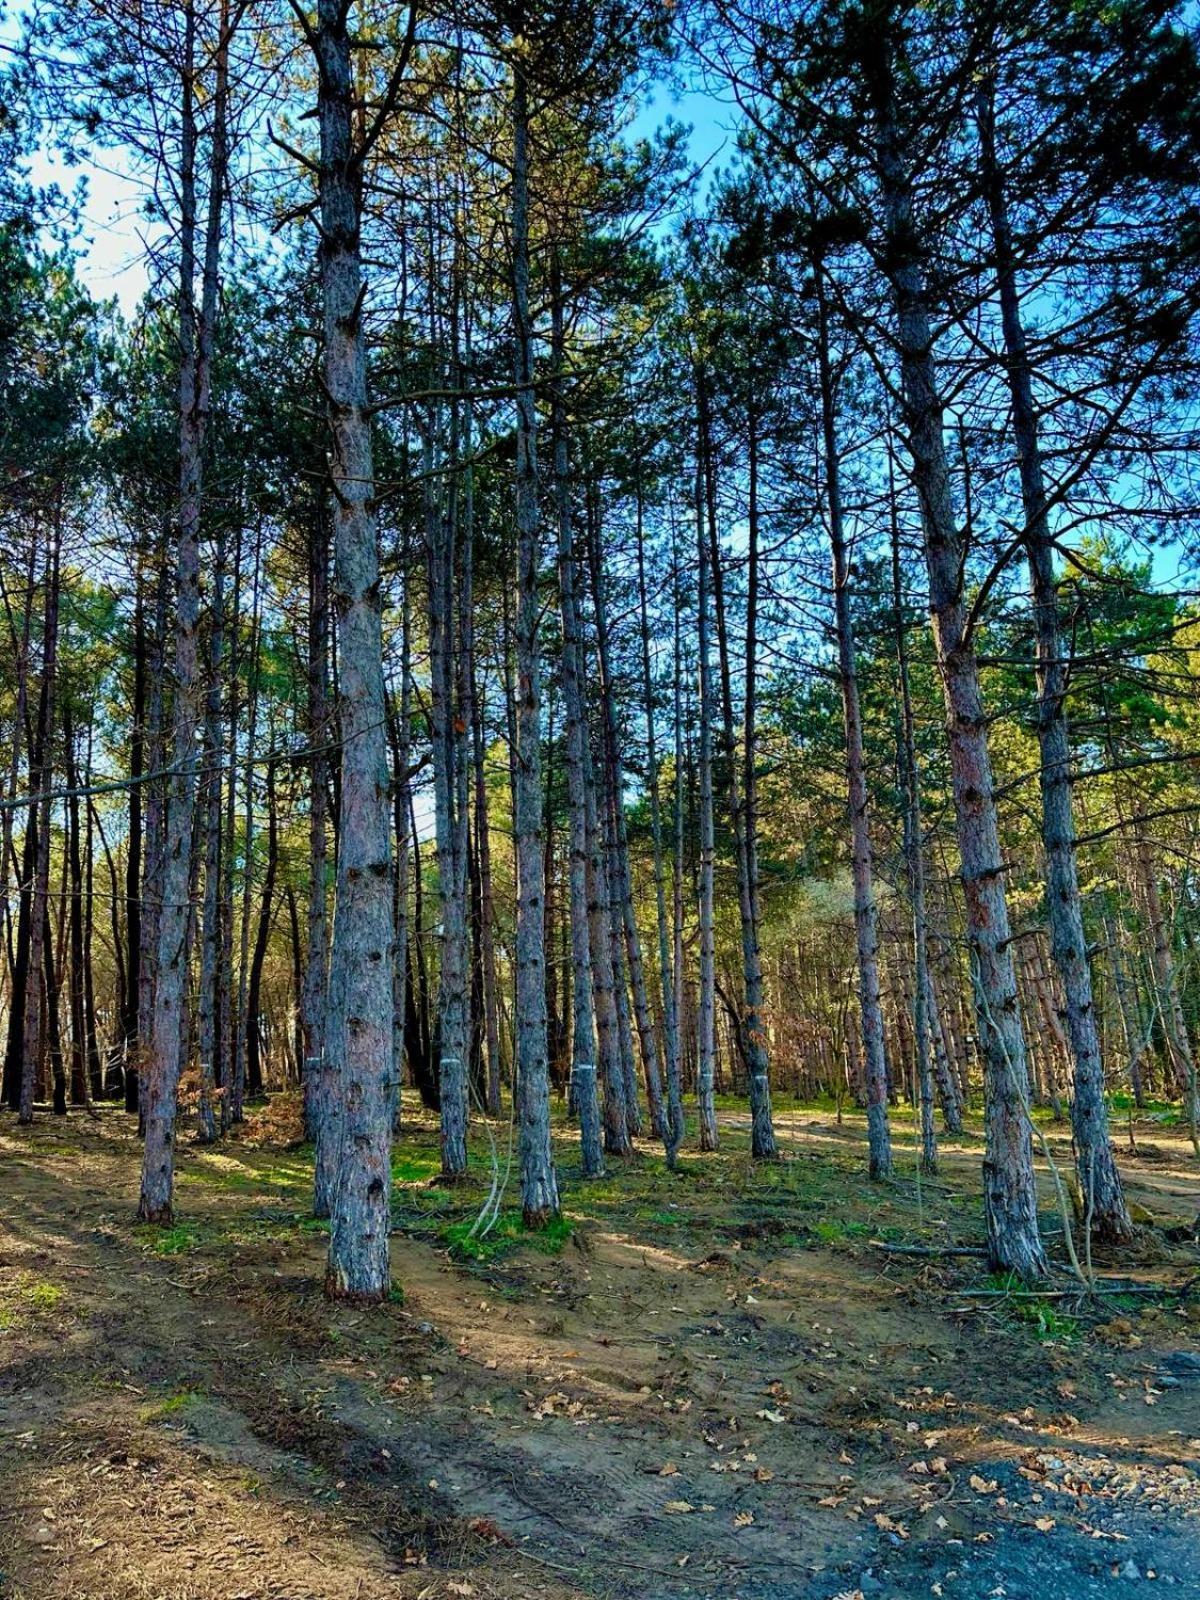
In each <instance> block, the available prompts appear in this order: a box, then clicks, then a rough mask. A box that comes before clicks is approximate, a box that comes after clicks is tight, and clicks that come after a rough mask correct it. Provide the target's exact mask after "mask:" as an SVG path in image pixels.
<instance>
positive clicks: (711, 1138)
mask: <svg viewBox="0 0 1200 1600" xmlns="http://www.w3.org/2000/svg"><path fill="white" fill-rule="evenodd" d="M704 504H705V497H704V464H703V460H702V459H700V460H697V463H696V543H697V551H696V556H697V568H698V572H699V598H698V602H697V603H698V605H699V613H700V615H699V650H700V661H699V674H700V1003H699V1014H698V1017H697V1032H696V1041H697V1042H696V1103H697V1109H698V1111H699V1113H700V1148H701V1150H715V1149H717V1147H718V1143H719V1139H718V1135H717V1111H716V1105H715V1103H714V1101H713V1073H714V1069H715V1066H716V1003H717V955H716V934H715V929H714V926H713V911H714V907H713V864H714V863H713V858H714V855H715V840H714V834H713V734H712V728H713V709H714V708H713V687H712V662H711V660H710V659H709V656H710V651H709V604H710V602H709V585H710V576H709V544H708V537H707V534H706V532H705V525H704V523H705V516H704Z"/></svg>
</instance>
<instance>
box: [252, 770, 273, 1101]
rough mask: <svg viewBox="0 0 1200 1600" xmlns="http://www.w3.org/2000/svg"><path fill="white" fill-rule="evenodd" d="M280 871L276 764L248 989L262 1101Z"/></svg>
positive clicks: (256, 1091)
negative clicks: (265, 999) (263, 1016)
mask: <svg viewBox="0 0 1200 1600" xmlns="http://www.w3.org/2000/svg"><path fill="white" fill-rule="evenodd" d="M278 871H279V814H278V810H277V807H276V803H275V761H274V759H272V760H270V761H268V763H267V870H266V874H265V876H264V878H263V887H262V899H261V901H260V903H259V911H258V930H257V933H256V935H255V939H254V955H253V956H252V957H251V961H250V979H249V982H248V984H247V985H246V1016H245V1028H246V1088H247V1090H248V1091H249V1093H250V1094H251V1095H252V1096H253V1097H254V1098H256V1099H257V1098H260V1097H261V1096H262V1094H263V1093H264V1091H265V1088H266V1083H265V1080H264V1075H263V1069H262V1026H261V1021H260V1012H261V1010H262V1000H261V996H262V975H263V963H264V961H265V960H266V956H267V942H268V940H269V939H270V936H271V922H272V919H273V916H274V912H275V879H276V876H277V874H278Z"/></svg>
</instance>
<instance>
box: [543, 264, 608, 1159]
mask: <svg viewBox="0 0 1200 1600" xmlns="http://www.w3.org/2000/svg"><path fill="white" fill-rule="evenodd" d="M556 288H557V289H558V290H559V292H558V293H556V294H555V296H554V302H553V315H554V329H553V341H554V365H555V380H556V381H555V386H554V398H553V415H552V425H553V433H554V500H555V510H556V512H557V516H558V595H559V615H560V618H561V623H562V688H563V707H564V711H565V720H566V742H567V806H568V811H569V817H570V906H569V915H570V924H571V997H572V1006H573V1013H572V1025H571V1096H572V1101H573V1104H574V1107H575V1111H576V1114H577V1116H578V1117H579V1144H580V1153H581V1156H582V1161H583V1175H584V1177H586V1178H590V1177H598V1176H599V1175H600V1174H601V1173H603V1171H604V1153H603V1147H602V1143H601V1131H600V1095H599V1088H598V1085H597V1082H596V1030H595V1022H594V1014H593V1009H592V1006H593V1000H592V957H591V946H590V942H589V934H588V885H587V866H588V837H587V797H586V795H585V793H584V741H585V740H586V738H587V723H586V721H585V718H584V692H583V682H582V679H581V676H580V671H579V618H578V613H577V608H576V597H575V549H574V538H573V533H572V527H571V482H570V450H569V444H568V440H567V418H566V405H565V402H564V397H563V393H562V376H561V372H562V361H563V307H562V294H561V286H559V285H557V284H556Z"/></svg>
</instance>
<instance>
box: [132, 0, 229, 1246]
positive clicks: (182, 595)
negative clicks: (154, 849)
mask: <svg viewBox="0 0 1200 1600" xmlns="http://www.w3.org/2000/svg"><path fill="white" fill-rule="evenodd" d="M185 28H186V44H185V56H184V65H183V102H182V107H181V121H180V127H181V138H182V149H183V154H182V163H181V172H180V182H179V193H180V208H181V215H180V275H179V311H178V317H179V328H178V333H179V345H180V363H179V540H178V545H177V548H176V563H175V661H174V706H173V713H172V738H171V773H170V776H169V778H168V781H167V793H166V807H165V812H166V815H165V831H164V869H163V878H162V904H161V906H160V909H159V922H158V930H157V931H158V970H157V973H156V977H155V996H154V1016H153V1028H152V1032H151V1036H150V1056H149V1060H148V1062H147V1068H146V1081H145V1083H144V1085H143V1089H142V1101H143V1112H144V1116H145V1127H146V1143H145V1149H144V1151H143V1156H142V1190H141V1198H140V1200H139V1203H138V1215H139V1217H140V1218H141V1220H142V1221H143V1222H155V1223H169V1222H170V1221H171V1220H172V1216H173V1203H172V1201H173V1194H172V1191H173V1186H174V1173H175V1112H176V1105H177V1102H178V1095H179V1077H180V1073H181V1071H182V1069H183V1047H184V1037H185V1029H184V1022H185V1007H186V1005H187V957H188V932H189V925H190V922H191V886H192V846H193V838H192V834H193V823H194V816H193V813H194V806H195V791H196V730H197V727H198V725H199V720H200V690H201V682H202V678H201V668H200V653H199V628H200V531H201V492H202V478H203V464H204V447H205V437H206V434H207V429H208V418H209V410H210V406H211V398H212V394H211V384H212V352H213V343H214V336H215V331H216V317H217V291H218V270H219V258H220V243H221V215H222V204H223V200H224V191H225V168H226V149H225V144H226V132H225V101H226V84H227V65H228V44H229V29H228V24H227V18H226V12H225V10H224V8H223V9H222V13H221V21H220V29H221V37H220V45H219V49H218V54H217V61H216V68H217V87H216V95H215V100H214V116H213V130H212V157H211V164H210V172H209V206H208V218H207V225H206V229H205V239H204V260H203V284H202V288H201V297H200V306H199V311H198V312H197V307H196V302H195V285H194V279H195V271H196V82H195V73H196V18H195V10H194V6H193V5H192V3H191V0H189V3H188V9H187V15H186V19H185Z"/></svg>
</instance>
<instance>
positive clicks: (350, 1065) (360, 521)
mask: <svg viewBox="0 0 1200 1600" xmlns="http://www.w3.org/2000/svg"><path fill="white" fill-rule="evenodd" d="M348 12H349V7H348V5H347V4H346V0H320V4H319V6H318V12H317V17H318V22H317V32H316V35H315V38H314V44H315V50H316V56H317V67H318V74H319V77H318V83H319V88H318V118H319V122H320V129H321V159H320V175H319V197H320V210H321V248H320V274H321V293H322V301H323V306H324V334H325V350H324V373H325V390H326V396H327V403H328V422H329V435H330V438H329V447H330V455H329V464H330V474H331V479H332V488H333V535H334V594H333V601H334V606H335V609H336V612H337V617H338V691H339V696H340V713H341V714H340V719H339V732H340V739H341V774H340V816H339V824H338V853H337V887H336V891H335V900H334V923H333V947H332V951H331V955H330V964H329V1009H328V1016H327V1021H326V1037H325V1049H326V1056H327V1059H328V1061H329V1062H330V1065H331V1068H332V1073H333V1082H332V1085H331V1087H332V1093H331V1095H330V1105H329V1115H328V1116H327V1117H326V1118H325V1119H324V1121H325V1126H324V1127H323V1128H322V1135H323V1137H331V1138H333V1139H334V1141H335V1148H336V1149H337V1152H338V1154H337V1175H336V1179H335V1182H334V1185H333V1193H332V1197H331V1199H332V1203H331V1207H330V1231H329V1259H328V1266H327V1270H326V1276H325V1288H326V1293H327V1294H328V1295H329V1296H330V1297H331V1298H333V1299H339V1300H349V1301H353V1302H356V1303H359V1304H369V1303H372V1302H376V1301H379V1300H383V1299H385V1298H386V1297H387V1294H388V1292H389V1288H390V1268H389V1252H388V1236H389V1232H390V1228H391V1142H392V1094H393V1085H392V1073H393V1049H392V959H393V948H392V943H393V937H394V930H393V923H392V867H391V852H390V816H389V808H388V764H387V734H386V729H387V706H386V703H385V695H384V677H383V617H382V601H381V596H380V587H379V553H378V549H377V530H376V508H375V468H374V458H373V453H372V442H371V421H370V415H369V412H368V409H367V405H368V402H367V353H366V338H365V334H364V330H363V318H362V308H363V299H364V295H365V291H366V285H365V282H364V279H363V269H362V246H361V232H360V229H361V218H362V160H361V157H362V152H361V151H360V150H358V149H357V148H356V147H355V142H354V116H355V109H354V108H355V94H356V91H355V86H354V79H353V72H352V68H351V45H350V33H349V15H348Z"/></svg>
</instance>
